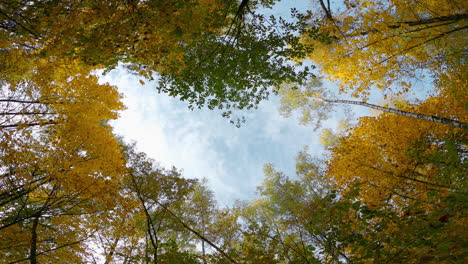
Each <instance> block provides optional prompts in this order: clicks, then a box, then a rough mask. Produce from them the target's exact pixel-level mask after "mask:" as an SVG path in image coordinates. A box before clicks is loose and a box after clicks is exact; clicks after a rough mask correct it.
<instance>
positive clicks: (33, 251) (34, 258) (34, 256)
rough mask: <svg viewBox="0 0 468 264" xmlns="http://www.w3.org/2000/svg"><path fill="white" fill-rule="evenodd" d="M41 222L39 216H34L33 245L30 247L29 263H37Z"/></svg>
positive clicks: (32, 228)
mask: <svg viewBox="0 0 468 264" xmlns="http://www.w3.org/2000/svg"><path fill="white" fill-rule="evenodd" d="M38 224H39V216H36V217H34V219H33V224H32V227H31V247H30V248H29V263H30V264H37V226H38Z"/></svg>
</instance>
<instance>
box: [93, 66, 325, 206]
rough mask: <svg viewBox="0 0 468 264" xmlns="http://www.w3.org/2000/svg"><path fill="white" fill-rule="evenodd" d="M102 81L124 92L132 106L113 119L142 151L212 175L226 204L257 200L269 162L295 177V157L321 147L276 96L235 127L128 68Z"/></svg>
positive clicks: (191, 173)
mask: <svg viewBox="0 0 468 264" xmlns="http://www.w3.org/2000/svg"><path fill="white" fill-rule="evenodd" d="M101 79H102V81H108V82H109V83H111V84H114V85H117V86H118V87H119V90H120V91H121V92H122V93H123V94H124V95H125V98H124V103H125V104H126V106H127V108H128V109H127V110H125V111H123V112H122V113H121V117H120V118H119V119H118V120H117V121H115V122H113V126H114V128H115V131H116V133H117V134H120V135H122V136H124V138H125V139H126V140H127V141H136V142H137V147H138V149H139V150H140V151H143V152H145V153H147V154H148V155H149V156H150V157H152V158H154V159H155V160H157V161H158V162H160V163H161V165H163V166H165V167H171V166H176V167H177V168H178V169H182V170H183V175H184V176H185V177H190V178H204V177H205V178H208V180H209V185H210V186H211V188H212V189H213V191H214V192H215V194H216V197H217V199H218V200H219V201H220V203H221V205H229V204H232V202H233V201H234V200H235V199H249V198H253V195H254V193H255V189H256V186H258V185H259V184H260V183H261V182H262V181H263V173H262V168H263V164H264V163H267V162H271V163H273V164H275V166H276V167H277V168H278V169H279V170H282V171H285V172H286V173H288V174H290V175H291V174H293V173H294V157H295V155H296V154H297V152H298V151H300V150H301V149H302V147H303V146H304V145H311V147H310V149H311V150H314V149H320V147H318V145H317V144H318V139H317V134H316V133H314V132H313V130H312V128H310V127H303V126H299V125H298V124H297V121H296V120H295V119H292V118H289V119H285V118H283V117H281V116H279V114H278V111H277V104H276V102H277V100H273V101H270V102H263V103H262V104H261V105H260V107H259V109H257V110H252V111H249V112H241V114H244V115H245V117H246V123H245V124H243V126H242V127H241V128H236V127H235V126H234V125H232V124H230V123H229V121H228V120H227V119H225V118H223V117H222V116H221V113H220V112H219V111H209V110H207V109H202V110H194V111H191V110H189V109H188V108H187V105H186V104H185V103H183V102H180V101H178V100H177V99H174V98H170V97H168V96H167V95H165V94H158V93H157V91H156V89H155V88H154V87H155V85H156V84H155V83H148V84H146V85H144V86H142V85H140V84H139V82H138V77H137V76H133V75H130V74H128V73H126V72H125V70H123V69H117V70H114V71H112V72H110V73H109V74H107V75H106V76H104V77H102V78H101Z"/></svg>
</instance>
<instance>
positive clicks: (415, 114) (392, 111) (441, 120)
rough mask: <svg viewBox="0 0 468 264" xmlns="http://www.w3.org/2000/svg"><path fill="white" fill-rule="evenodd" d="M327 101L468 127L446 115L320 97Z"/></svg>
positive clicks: (458, 126)
mask: <svg viewBox="0 0 468 264" xmlns="http://www.w3.org/2000/svg"><path fill="white" fill-rule="evenodd" d="M318 100H321V101H324V102H327V103H332V104H353V105H360V106H365V107H368V108H372V109H376V110H380V111H384V112H388V113H392V114H397V115H401V116H407V117H412V118H417V119H422V120H427V121H432V122H437V123H441V124H445V125H449V126H453V127H457V128H464V129H467V128H468V124H467V123H462V122H459V121H456V120H453V119H448V118H444V117H438V116H433V115H425V114H418V113H413V112H406V111H403V110H399V109H395V108H389V107H384V106H379V105H374V104H368V103H365V102H360V101H351V100H335V99H318Z"/></svg>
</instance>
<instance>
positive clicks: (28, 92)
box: [0, 59, 123, 263]
mask: <svg viewBox="0 0 468 264" xmlns="http://www.w3.org/2000/svg"><path fill="white" fill-rule="evenodd" d="M36 62H37V64H34V63H31V64H30V65H28V67H29V68H30V69H29V71H28V72H26V73H25V74H18V75H8V76H7V77H8V78H7V79H4V82H3V86H2V90H1V107H2V113H4V114H5V115H2V117H1V122H2V126H1V128H0V133H1V137H2V141H1V144H0V156H1V158H0V160H1V162H0V172H1V175H0V182H1V187H0V207H1V212H2V214H1V215H0V231H1V232H2V237H4V238H5V239H4V240H2V241H1V243H2V247H6V248H7V250H4V251H3V250H2V252H4V254H2V255H1V257H0V258H1V259H2V261H4V262H14V261H19V260H21V259H23V258H26V259H29V260H30V262H31V263H34V262H41V260H45V259H47V258H48V259H50V260H51V261H52V260H53V259H55V258H57V257H58V256H62V257H63V259H64V260H65V259H67V258H68V257H69V258H70V261H72V262H74V261H78V260H77V259H79V254H80V253H78V252H85V248H84V247H83V243H82V242H83V241H84V240H86V239H87V238H88V237H90V236H91V232H88V231H89V230H90V229H87V228H85V227H87V226H88V225H87V222H88V221H86V220H85V218H84V217H83V215H90V217H91V216H96V215H97V214H98V213H99V212H102V211H106V210H110V209H111V208H113V205H114V204H115V202H116V197H119V193H118V190H119V186H120V177H121V175H122V172H123V160H122V156H121V153H120V149H119V145H118V143H117V141H116V140H115V138H114V135H113V134H112V130H111V128H110V127H109V126H108V125H107V124H106V122H107V120H109V119H114V118H116V117H117V115H116V111H117V110H119V109H122V105H121V103H120V102H119V99H120V95H119V94H118V93H117V91H116V90H115V87H112V86H110V85H107V84H98V81H97V77H96V76H93V75H88V69H87V68H86V67H84V66H83V65H81V64H80V63H79V62H77V61H73V60H68V59H55V60H42V61H36ZM72 72H73V73H72ZM88 227H89V226H88ZM18 232H22V233H26V234H30V238H27V237H28V236H26V237H25V236H24V235H23V236H20V237H23V238H24V239H26V240H23V239H21V238H20V239H17V238H16V236H15V234H17V233H18ZM3 234H4V235H3ZM26 241H27V242H26ZM7 245H8V246H7ZM26 248H29V252H26ZM46 253H47V254H46ZM26 256H28V257H26Z"/></svg>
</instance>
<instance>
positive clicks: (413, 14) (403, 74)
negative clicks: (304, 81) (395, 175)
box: [303, 0, 468, 98]
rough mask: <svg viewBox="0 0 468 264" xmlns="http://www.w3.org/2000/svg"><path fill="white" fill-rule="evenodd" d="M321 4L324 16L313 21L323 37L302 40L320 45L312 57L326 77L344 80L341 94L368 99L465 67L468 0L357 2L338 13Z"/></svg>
mask: <svg viewBox="0 0 468 264" xmlns="http://www.w3.org/2000/svg"><path fill="white" fill-rule="evenodd" d="M320 3H322V5H321V7H322V10H324V11H325V13H326V15H325V19H317V20H315V21H312V22H311V24H312V25H314V26H319V27H320V33H319V34H318V36H319V37H317V36H312V37H309V36H306V35H304V38H303V41H304V42H306V43H310V44H312V43H313V44H315V49H314V52H312V53H311V54H310V56H309V57H310V58H311V59H312V60H313V61H314V62H315V63H317V64H318V66H320V68H321V70H322V72H323V73H324V74H325V75H326V76H327V78H329V79H332V80H339V83H340V86H341V91H342V92H352V94H353V96H356V97H359V96H363V97H364V98H367V97H368V95H369V92H370V89H371V88H372V87H377V88H380V89H385V90H387V91H391V92H393V93H399V92H405V91H407V90H408V89H410V88H411V84H410V83H411V80H412V79H414V78H417V77H422V76H423V75H431V76H433V77H434V78H436V79H439V78H445V77H444V76H446V75H448V74H451V73H450V72H453V71H457V68H462V69H466V65H465V63H464V62H463V59H461V58H463V55H464V44H463V41H464V34H465V32H466V19H467V18H468V16H467V14H466V4H465V3H464V2H463V1H399V0H388V1H367V0H353V1H344V6H345V8H344V10H343V11H341V12H339V13H338V12H336V13H333V10H332V9H330V7H329V6H328V7H326V6H325V5H324V4H323V1H321V0H320ZM309 16H312V14H310V15H309ZM456 83H457V81H456V80H452V84H451V85H446V86H443V87H440V88H441V89H452V88H455V85H454V84H456ZM465 85H466V83H465Z"/></svg>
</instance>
